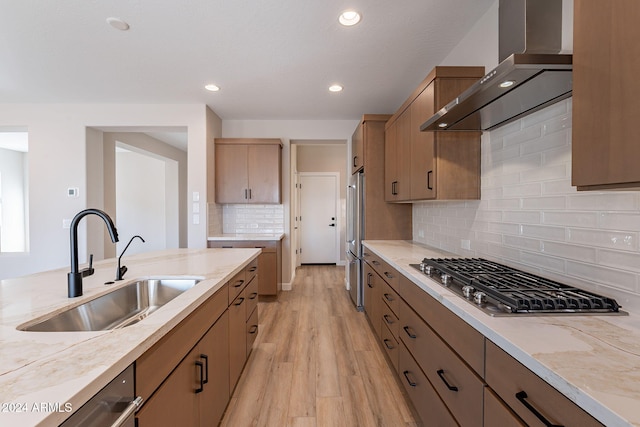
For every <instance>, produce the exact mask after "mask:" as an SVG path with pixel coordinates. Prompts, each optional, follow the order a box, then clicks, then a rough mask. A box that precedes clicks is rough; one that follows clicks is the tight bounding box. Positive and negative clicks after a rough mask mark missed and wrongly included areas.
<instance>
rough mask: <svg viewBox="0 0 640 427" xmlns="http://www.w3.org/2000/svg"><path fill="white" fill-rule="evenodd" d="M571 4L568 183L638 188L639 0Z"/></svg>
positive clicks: (578, 0)
mask: <svg viewBox="0 0 640 427" xmlns="http://www.w3.org/2000/svg"><path fill="white" fill-rule="evenodd" d="M573 5H574V23H573V113H572V114H573V125H572V133H573V137H572V169H571V170H572V182H571V183H572V185H575V186H577V187H578V190H604V189H623V188H634V189H638V188H640V168H638V159H639V158H640V144H638V142H637V133H638V130H637V128H636V126H637V123H636V120H637V118H638V117H640V84H639V83H638V75H640V44H638V43H637V41H638V39H640V27H639V26H638V25H637V23H638V20H640V2H638V1H637V0H618V1H614V2H594V1H591V0H575V1H574V4H573ZM594 29H597V30H596V31H594Z"/></svg>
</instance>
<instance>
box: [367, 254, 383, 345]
mask: <svg viewBox="0 0 640 427" xmlns="http://www.w3.org/2000/svg"><path fill="white" fill-rule="evenodd" d="M363 266H364V269H363V272H362V274H363V276H362V277H363V281H364V286H363V288H364V289H363V291H364V312H365V314H366V315H367V318H368V319H369V323H370V324H371V326H372V327H373V331H374V332H375V334H376V336H378V337H380V326H382V325H381V323H380V317H381V314H382V305H381V304H382V301H381V300H380V292H381V290H382V282H383V280H382V279H381V278H380V276H378V273H376V272H375V271H374V270H373V268H371V266H370V265H369V264H367V263H363Z"/></svg>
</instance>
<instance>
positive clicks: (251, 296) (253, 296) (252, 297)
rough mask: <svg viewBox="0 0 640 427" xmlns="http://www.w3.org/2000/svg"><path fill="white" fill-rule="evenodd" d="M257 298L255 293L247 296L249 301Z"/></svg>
mask: <svg viewBox="0 0 640 427" xmlns="http://www.w3.org/2000/svg"><path fill="white" fill-rule="evenodd" d="M257 296H258V293H257V292H252V293H251V295H249V299H256V297H257Z"/></svg>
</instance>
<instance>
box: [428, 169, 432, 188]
mask: <svg viewBox="0 0 640 427" xmlns="http://www.w3.org/2000/svg"><path fill="white" fill-rule="evenodd" d="M431 175H433V171H429V172H427V189H429V190H433V187H432V186H431Z"/></svg>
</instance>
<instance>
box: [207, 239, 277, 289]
mask: <svg viewBox="0 0 640 427" xmlns="http://www.w3.org/2000/svg"><path fill="white" fill-rule="evenodd" d="M207 247H209V248H260V249H262V253H261V254H260V255H259V256H258V270H260V274H259V277H258V294H259V295H262V296H277V295H278V293H279V292H280V291H281V290H282V240H209V242H208V243H207Z"/></svg>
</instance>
